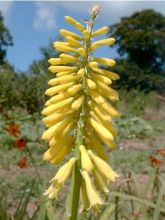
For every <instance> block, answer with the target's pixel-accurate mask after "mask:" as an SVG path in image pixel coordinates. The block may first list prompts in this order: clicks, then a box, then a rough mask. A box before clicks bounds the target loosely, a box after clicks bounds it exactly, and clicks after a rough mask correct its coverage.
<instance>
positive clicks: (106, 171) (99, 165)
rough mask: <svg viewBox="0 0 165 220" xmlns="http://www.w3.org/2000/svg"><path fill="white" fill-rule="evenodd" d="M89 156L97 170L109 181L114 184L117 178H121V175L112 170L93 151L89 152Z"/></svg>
mask: <svg viewBox="0 0 165 220" xmlns="http://www.w3.org/2000/svg"><path fill="white" fill-rule="evenodd" d="M88 153H89V156H90V158H91V160H92V161H93V163H94V165H95V166H96V169H97V170H98V172H99V173H100V174H101V175H103V176H105V177H106V178H107V180H108V183H109V181H112V182H114V181H115V178H116V177H119V175H118V174H117V173H116V172H115V171H113V170H112V168H111V167H110V166H109V165H108V163H106V162H105V161H104V160H102V159H101V158H99V157H98V156H96V155H95V154H94V153H93V152H92V151H91V150H88Z"/></svg>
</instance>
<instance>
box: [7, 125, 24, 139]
mask: <svg viewBox="0 0 165 220" xmlns="http://www.w3.org/2000/svg"><path fill="white" fill-rule="evenodd" d="M20 127H21V125H14V124H11V123H10V124H7V128H6V130H7V131H8V132H9V134H11V135H13V136H18V135H19V134H20Z"/></svg>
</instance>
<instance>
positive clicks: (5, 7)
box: [0, 1, 13, 18]
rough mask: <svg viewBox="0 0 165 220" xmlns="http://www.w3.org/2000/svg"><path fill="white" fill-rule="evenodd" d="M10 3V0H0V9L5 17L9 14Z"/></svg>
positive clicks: (11, 3)
mask: <svg viewBox="0 0 165 220" xmlns="http://www.w3.org/2000/svg"><path fill="white" fill-rule="evenodd" d="M12 5H13V2H11V1H9V2H8V1H0V11H1V12H2V15H3V16H4V17H5V18H6V17H7V16H8V15H9V13H10V11H11V8H12Z"/></svg>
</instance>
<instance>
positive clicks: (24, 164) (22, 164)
mask: <svg viewBox="0 0 165 220" xmlns="http://www.w3.org/2000/svg"><path fill="white" fill-rule="evenodd" d="M18 166H19V167H20V168H21V169H23V168H26V167H27V159H26V157H23V158H22V159H21V160H19V161H18Z"/></svg>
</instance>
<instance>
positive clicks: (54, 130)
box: [42, 117, 73, 141]
mask: <svg viewBox="0 0 165 220" xmlns="http://www.w3.org/2000/svg"><path fill="white" fill-rule="evenodd" d="M72 120H73V118H72V117H68V118H66V119H64V120H63V121H60V122H58V123H57V124H55V125H53V126H52V127H50V128H48V129H47V130H46V131H44V133H43V135H42V139H43V140H46V141H50V140H51V138H52V137H53V136H55V135H56V134H57V133H59V132H61V131H62V130H63V129H64V128H65V127H66V126H67V125H68V124H69V123H70V122H71V121H72Z"/></svg>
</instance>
